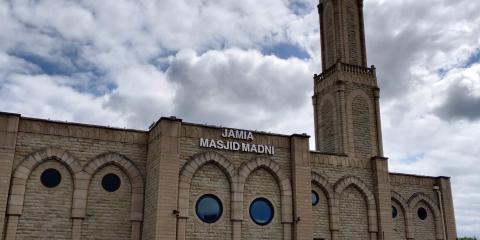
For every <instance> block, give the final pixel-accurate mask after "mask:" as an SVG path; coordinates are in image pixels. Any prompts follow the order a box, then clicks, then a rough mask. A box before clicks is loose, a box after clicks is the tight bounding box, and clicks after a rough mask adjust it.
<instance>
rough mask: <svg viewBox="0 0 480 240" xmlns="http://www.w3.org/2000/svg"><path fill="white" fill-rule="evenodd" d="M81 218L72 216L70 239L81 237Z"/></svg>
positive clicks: (75, 239) (76, 239)
mask: <svg viewBox="0 0 480 240" xmlns="http://www.w3.org/2000/svg"><path fill="white" fill-rule="evenodd" d="M82 223H83V219H82V218H74V219H73V223H72V240H80V239H82Z"/></svg>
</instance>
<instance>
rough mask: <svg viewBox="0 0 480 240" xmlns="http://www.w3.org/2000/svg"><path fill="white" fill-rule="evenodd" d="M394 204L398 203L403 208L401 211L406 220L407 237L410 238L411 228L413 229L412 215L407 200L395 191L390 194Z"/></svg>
mask: <svg viewBox="0 0 480 240" xmlns="http://www.w3.org/2000/svg"><path fill="white" fill-rule="evenodd" d="M390 195H391V199H392V202H395V203H397V204H398V205H399V206H400V207H401V209H400V210H401V211H402V212H403V216H404V218H405V219H404V220H405V236H410V229H411V228H410V227H411V223H410V222H411V219H412V218H411V215H410V212H411V211H410V208H409V206H408V203H407V200H406V199H405V198H404V197H403V196H402V195H400V194H399V193H397V192H395V191H393V190H392V191H391V192H390Z"/></svg>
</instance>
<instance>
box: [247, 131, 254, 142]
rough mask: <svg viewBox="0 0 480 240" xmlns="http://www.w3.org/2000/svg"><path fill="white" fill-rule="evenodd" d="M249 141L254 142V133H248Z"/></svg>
mask: <svg viewBox="0 0 480 240" xmlns="http://www.w3.org/2000/svg"><path fill="white" fill-rule="evenodd" d="M247 140H251V141H253V133H252V132H248V136H247Z"/></svg>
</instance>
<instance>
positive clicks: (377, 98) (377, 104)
mask: <svg viewBox="0 0 480 240" xmlns="http://www.w3.org/2000/svg"><path fill="white" fill-rule="evenodd" d="M372 69H374V68H373V66H372ZM373 97H374V99H375V123H376V126H377V149H378V156H380V157H383V139H382V120H381V118H380V89H379V88H375V89H374V92H373Z"/></svg>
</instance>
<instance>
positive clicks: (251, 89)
mask: <svg viewBox="0 0 480 240" xmlns="http://www.w3.org/2000/svg"><path fill="white" fill-rule="evenodd" d="M310 75H311V70H310V69H309V67H308V64H307V63H306V62H303V61H300V60H295V59H289V60H283V59H279V58H277V57H274V56H267V57H265V56H262V55H261V54H260V53H259V52H257V51H247V52H245V51H241V50H234V49H233V50H226V51H221V52H220V51H211V52H207V53H205V54H203V55H200V56H197V55H196V54H195V53H194V52H191V51H184V52H181V53H179V54H178V55H177V57H176V58H175V59H174V60H173V61H172V62H171V67H170V69H169V70H168V76H169V79H170V81H173V82H175V83H176V84H177V87H178V89H177V92H176V96H175V100H174V101H173V102H174V104H175V109H176V110H175V111H176V112H177V113H178V114H179V115H180V116H182V117H184V118H185V119H187V120H189V121H196V122H201V123H206V122H209V123H216V124H233V125H235V126H237V127H249V128H263V129H272V128H273V126H275V125H276V124H279V123H280V122H283V121H285V120H286V119H290V117H293V116H294V115H295V114H297V113H298V112H299V111H301V109H302V107H303V106H304V105H305V104H306V103H307V102H308V99H309V95H310V94H309V93H310V90H311V81H312V80H311V76H310ZM289 115H290V116H289Z"/></svg>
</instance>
